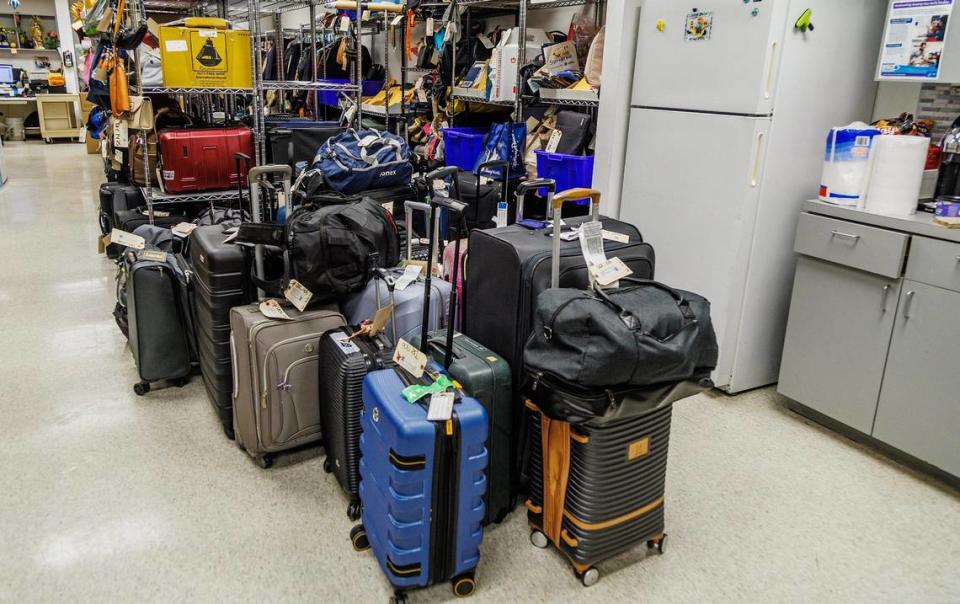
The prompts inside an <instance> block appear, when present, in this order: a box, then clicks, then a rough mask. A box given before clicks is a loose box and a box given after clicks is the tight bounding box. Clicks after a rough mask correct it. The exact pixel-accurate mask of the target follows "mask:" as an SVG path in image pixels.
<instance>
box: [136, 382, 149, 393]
mask: <svg viewBox="0 0 960 604" xmlns="http://www.w3.org/2000/svg"><path fill="white" fill-rule="evenodd" d="M133 391H134V392H135V393H136V394H137V396H143V395H144V394H146V393H148V392H150V382H137V383H136V384H134V385H133Z"/></svg>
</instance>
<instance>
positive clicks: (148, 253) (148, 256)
mask: <svg viewBox="0 0 960 604" xmlns="http://www.w3.org/2000/svg"><path fill="white" fill-rule="evenodd" d="M140 257H141V258H143V259H144V260H153V261H155V262H166V261H167V253H166V252H161V251H160V250H145V251H144V252H143V253H142V254H140Z"/></svg>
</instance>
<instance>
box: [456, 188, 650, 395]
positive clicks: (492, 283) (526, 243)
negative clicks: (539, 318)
mask: <svg viewBox="0 0 960 604" xmlns="http://www.w3.org/2000/svg"><path fill="white" fill-rule="evenodd" d="M553 186H554V183H553V181H552V180H539V179H538V180H531V181H526V182H524V183H522V184H521V185H520V186H519V187H518V188H517V196H518V197H520V196H522V195H524V194H525V193H526V192H527V191H529V190H532V189H535V188H541V187H543V188H547V189H548V190H549V189H551V188H552V187H553ZM575 191H576V193H573V194H567V193H566V192H565V193H561V194H558V195H557V196H556V197H553V195H552V192H551V193H550V195H549V197H551V198H552V199H551V201H550V203H551V204H552V205H553V207H562V205H563V203H564V201H566V200H568V199H571V200H572V199H582V198H586V197H591V199H592V203H593V216H592V217H579V218H570V219H566V223H567V224H568V225H569V226H571V227H577V226H579V225H580V224H581V223H583V222H587V221H589V220H591V219H593V218H594V217H595V218H596V219H598V220H600V221H602V223H603V229H604V230H605V231H608V232H611V233H616V234H618V235H626V236H627V237H628V239H629V240H628V242H627V243H621V242H619V241H613V240H609V239H604V242H603V243H604V251H605V253H606V256H607V258H613V257H617V258H620V259H621V260H623V261H624V263H625V264H626V265H627V266H628V267H629V268H630V269H631V270H632V271H633V276H634V277H638V278H642V279H652V278H653V269H654V261H655V257H654V252H653V247H651V246H650V245H649V244H647V243H644V242H643V238H642V237H641V235H640V231H638V230H637V228H636V227H635V226H633V225H630V224H627V223H625V222H621V221H619V220H614V219H612V218H606V217H603V216H599V214H598V204H599V200H600V193H599V192H597V191H592V190H584V189H575ZM551 233H552V229H540V230H532V229H530V228H526V227H524V226H521V225H519V224H515V225H511V226H508V227H504V228H500V229H492V230H476V231H473V232H472V233H471V234H470V246H469V250H468V258H467V271H466V277H467V279H466V282H465V285H464V289H465V290H466V291H465V298H466V300H465V304H464V315H465V320H464V325H463V328H464V329H463V331H464V333H465V334H466V335H468V336H470V337H471V338H473V339H474V340H476V341H478V342H480V343H481V344H483V345H484V346H486V347H487V348H490V349H491V350H493V351H494V352H495V353H497V354H499V355H500V356H502V357H503V358H504V359H505V360H506V361H507V363H509V364H510V367H511V368H512V369H513V377H514V380H513V383H514V389H515V391H516V389H517V388H519V386H520V385H521V384H522V379H521V377H522V371H523V345H524V343H526V341H527V337H528V336H529V335H530V330H531V329H532V328H533V319H534V309H535V307H536V301H537V296H539V295H540V292H542V291H543V290H545V289H547V288H549V287H550V269H551V266H550V257H551V251H552V250H551V248H552V245H553V237H551ZM559 273H560V287H572V288H577V289H586V288H587V287H589V274H588V271H587V262H586V260H585V259H584V257H583V253H582V252H581V249H580V242H579V240H577V239H574V240H573V241H561V243H560V271H559Z"/></svg>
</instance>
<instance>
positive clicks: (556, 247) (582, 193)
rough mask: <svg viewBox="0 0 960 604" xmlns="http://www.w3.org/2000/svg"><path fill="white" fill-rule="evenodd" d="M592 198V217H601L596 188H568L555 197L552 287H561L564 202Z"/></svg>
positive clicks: (551, 267) (553, 206) (598, 193)
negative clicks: (561, 239) (561, 237)
mask: <svg viewBox="0 0 960 604" xmlns="http://www.w3.org/2000/svg"><path fill="white" fill-rule="evenodd" d="M585 197H589V198H590V219H591V220H593V221H597V220H599V218H600V191H597V190H596V189H568V190H566V191H563V192H562V193H557V195H556V196H554V197H553V205H552V208H553V253H552V254H551V257H550V287H552V288H557V287H560V230H561V226H560V225H561V221H562V220H563V216H562V214H563V204H564V203H565V202H567V201H574V200H576V199H583V198H585Z"/></svg>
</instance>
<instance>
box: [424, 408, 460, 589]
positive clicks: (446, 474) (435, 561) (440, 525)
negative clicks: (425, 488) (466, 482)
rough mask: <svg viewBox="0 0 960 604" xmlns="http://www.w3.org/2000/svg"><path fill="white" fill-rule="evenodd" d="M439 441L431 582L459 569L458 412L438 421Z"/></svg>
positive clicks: (444, 579) (435, 459)
mask: <svg viewBox="0 0 960 604" xmlns="http://www.w3.org/2000/svg"><path fill="white" fill-rule="evenodd" d="M435 429H436V443H435V445H434V464H435V465H436V474H437V475H436V477H435V478H434V482H433V501H432V510H433V511H432V518H431V529H432V530H431V533H432V534H431V536H430V544H431V552H432V554H433V555H432V560H431V563H430V568H431V573H430V575H431V576H430V582H431V583H442V582H444V581H446V580H447V579H450V578H451V576H453V573H454V571H455V570H456V552H457V521H458V518H457V516H458V515H457V509H458V507H459V505H458V504H459V501H458V500H459V495H460V494H459V489H458V483H459V482H460V472H459V468H460V454H459V451H460V420H459V418H458V417H457V413H456V411H454V412H453V415H452V416H451V418H450V419H449V420H447V421H445V422H435Z"/></svg>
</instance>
